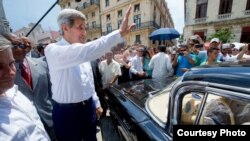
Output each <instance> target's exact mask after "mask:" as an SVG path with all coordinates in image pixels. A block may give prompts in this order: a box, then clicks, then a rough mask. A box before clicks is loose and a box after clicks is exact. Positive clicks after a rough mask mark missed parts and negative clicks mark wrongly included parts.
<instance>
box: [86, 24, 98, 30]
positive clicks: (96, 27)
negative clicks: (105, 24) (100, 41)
mask: <svg viewBox="0 0 250 141" xmlns="http://www.w3.org/2000/svg"><path fill="white" fill-rule="evenodd" d="M98 29H101V24H96V25H94V26H93V25H92V26H87V27H86V30H87V31H90V30H98Z"/></svg>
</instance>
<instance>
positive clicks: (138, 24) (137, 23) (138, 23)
mask: <svg viewBox="0 0 250 141" xmlns="http://www.w3.org/2000/svg"><path fill="white" fill-rule="evenodd" d="M134 23H135V28H136V29H139V28H140V27H141V15H140V14H139V15H135V16H134Z"/></svg>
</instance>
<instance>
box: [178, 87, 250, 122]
mask: <svg viewBox="0 0 250 141" xmlns="http://www.w3.org/2000/svg"><path fill="white" fill-rule="evenodd" d="M230 93H231V94H230ZM206 94H207V97H206V96H205V93H204V92H194V91H193V92H192V91H191V92H187V93H185V94H184V93H183V98H181V104H180V105H181V106H180V111H181V112H180V116H181V120H180V124H184V125H193V124H196V123H197V124H200V125H242V124H249V122H250V119H249V115H250V103H249V101H247V99H245V98H242V97H232V95H234V94H233V93H232V92H227V91H224V92H223V93H222V92H218V91H216V92H212V91H210V92H208V93H206ZM225 94H228V95H225ZM229 94H230V95H229ZM235 95H237V94H235ZM238 96H239V95H238ZM181 97H182V96H181ZM203 102H204V104H203ZM201 110H202V111H201ZM198 114H200V115H199V116H198Z"/></svg>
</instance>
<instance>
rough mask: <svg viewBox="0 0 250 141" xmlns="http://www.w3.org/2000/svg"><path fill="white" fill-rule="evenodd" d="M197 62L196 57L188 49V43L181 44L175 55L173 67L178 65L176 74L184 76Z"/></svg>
mask: <svg viewBox="0 0 250 141" xmlns="http://www.w3.org/2000/svg"><path fill="white" fill-rule="evenodd" d="M194 64H195V57H194V55H192V54H191V53H190V52H189V51H188V46H187V45H180V48H179V51H178V54H176V55H175V58H174V61H173V64H172V67H173V68H175V67H176V75H177V76H182V75H183V74H184V73H185V72H186V71H188V70H189V69H190V68H192V66H193V65H194Z"/></svg>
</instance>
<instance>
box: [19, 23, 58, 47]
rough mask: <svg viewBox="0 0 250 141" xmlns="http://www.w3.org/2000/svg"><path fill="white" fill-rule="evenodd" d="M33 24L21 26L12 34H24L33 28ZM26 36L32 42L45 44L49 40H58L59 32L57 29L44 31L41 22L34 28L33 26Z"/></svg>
mask: <svg viewBox="0 0 250 141" xmlns="http://www.w3.org/2000/svg"><path fill="white" fill-rule="evenodd" d="M34 25H35V24H34V23H30V24H29V25H28V27H22V28H21V29H18V30H16V31H15V32H14V34H16V35H17V36H19V37H21V36H26V34H27V33H28V32H29V31H30V30H31V29H32V28H33V26H34ZM28 38H29V39H30V40H31V41H32V43H34V44H39V43H44V44H47V43H50V42H51V41H54V40H59V39H58V38H60V33H59V32H57V31H44V29H43V28H42V26H41V24H38V25H37V26H36V28H34V30H33V31H32V32H31V34H29V36H28Z"/></svg>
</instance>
